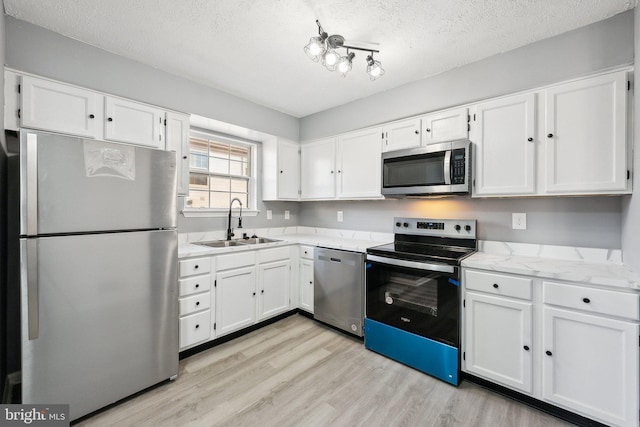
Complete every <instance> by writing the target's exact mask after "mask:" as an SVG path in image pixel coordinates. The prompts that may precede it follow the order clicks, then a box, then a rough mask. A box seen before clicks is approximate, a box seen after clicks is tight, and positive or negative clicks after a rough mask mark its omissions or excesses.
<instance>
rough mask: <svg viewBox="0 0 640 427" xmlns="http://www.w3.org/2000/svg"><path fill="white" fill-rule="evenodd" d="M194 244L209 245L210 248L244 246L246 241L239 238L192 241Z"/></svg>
mask: <svg viewBox="0 0 640 427" xmlns="http://www.w3.org/2000/svg"><path fill="white" fill-rule="evenodd" d="M193 243H195V244H196V245H202V246H209V247H210V248H228V247H230V246H244V245H246V243H244V241H240V240H213V241H211V242H193Z"/></svg>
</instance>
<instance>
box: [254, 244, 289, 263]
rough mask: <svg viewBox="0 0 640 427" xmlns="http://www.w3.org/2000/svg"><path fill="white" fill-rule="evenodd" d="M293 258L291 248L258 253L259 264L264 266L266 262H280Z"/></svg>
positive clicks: (266, 250)
mask: <svg viewBox="0 0 640 427" xmlns="http://www.w3.org/2000/svg"><path fill="white" fill-rule="evenodd" d="M290 258H291V248H290V246H283V247H280V248H272V249H262V250H260V251H258V263H260V264H263V263H265V262H273V261H280V260H282V259H290Z"/></svg>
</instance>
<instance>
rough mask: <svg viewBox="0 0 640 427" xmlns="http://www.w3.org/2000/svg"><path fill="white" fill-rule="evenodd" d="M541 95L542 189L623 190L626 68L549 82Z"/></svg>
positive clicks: (559, 191)
mask: <svg viewBox="0 0 640 427" xmlns="http://www.w3.org/2000/svg"><path fill="white" fill-rule="evenodd" d="M544 94H545V130H544V135H542V137H543V139H544V177H545V180H544V184H545V186H544V189H543V191H544V192H545V193H550V194H559V193H568V194H593V193H607V192H624V191H625V190H628V187H627V73H626V71H620V72H616V73H611V74H606V75H602V76H597V77H592V78H588V79H583V80H578V81H575V82H571V83H567V84H562V85H558V86H554V87H551V88H548V89H546V90H545V91H544ZM629 185H630V184H629ZM629 189H630V188H629Z"/></svg>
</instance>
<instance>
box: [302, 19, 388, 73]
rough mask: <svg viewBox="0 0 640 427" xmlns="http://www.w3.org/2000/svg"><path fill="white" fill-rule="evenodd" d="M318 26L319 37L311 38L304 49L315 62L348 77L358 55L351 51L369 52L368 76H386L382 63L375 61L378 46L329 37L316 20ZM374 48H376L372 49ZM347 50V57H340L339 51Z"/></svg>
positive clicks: (334, 36) (338, 36)
mask: <svg viewBox="0 0 640 427" xmlns="http://www.w3.org/2000/svg"><path fill="white" fill-rule="evenodd" d="M316 24H317V25H318V36H317V37H311V39H310V40H309V44H307V45H306V46H305V47H304V51H305V53H306V54H307V56H308V57H309V58H311V60H312V61H313V62H318V61H321V62H322V65H324V67H325V68H326V69H327V70H329V71H335V70H338V72H339V73H340V75H341V76H342V77H346V76H347V73H348V72H349V71H351V68H352V67H353V58H355V56H356V54H355V53H353V52H350V51H349V50H350V49H353V50H361V51H364V52H369V55H368V56H367V74H369V78H370V79H371V80H375V79H377V78H378V77H380V76H382V75H383V74H384V70H383V69H382V65H381V64H380V61H375V60H374V59H373V54H374V53H379V52H380V51H379V50H378V49H377V47H378V45H377V44H372V43H364V42H355V41H348V42H345V39H344V37H342V36H340V35H338V34H334V35H331V36H330V35H328V34H327V33H326V32H325V31H324V30H323V29H322V25H320V21H318V20H317V19H316ZM372 46H375V48H374V47H372ZM340 48H344V49H347V54H346V55H340V53H338V51H337V49H340Z"/></svg>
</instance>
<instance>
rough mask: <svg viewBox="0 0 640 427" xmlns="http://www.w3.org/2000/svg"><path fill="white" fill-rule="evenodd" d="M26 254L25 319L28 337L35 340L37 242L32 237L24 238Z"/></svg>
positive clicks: (38, 325)
mask: <svg viewBox="0 0 640 427" xmlns="http://www.w3.org/2000/svg"><path fill="white" fill-rule="evenodd" d="M25 246H26V256H25V258H24V259H25V260H26V262H25V263H24V264H25V266H24V269H25V272H26V278H25V279H26V282H27V321H28V326H29V327H28V329H29V339H30V340H35V339H37V338H38V335H39V333H40V296H39V293H40V292H39V291H40V290H39V282H38V243H37V241H36V240H34V239H26V243H25Z"/></svg>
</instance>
